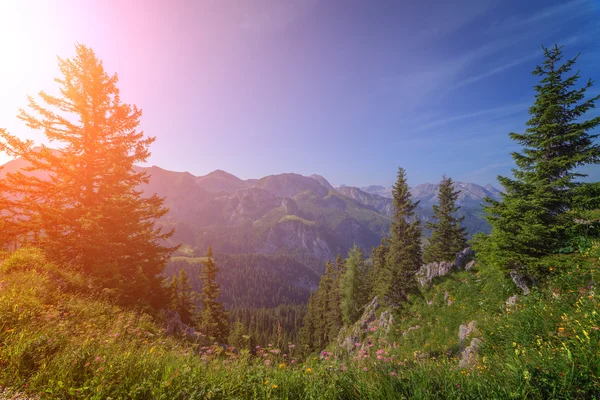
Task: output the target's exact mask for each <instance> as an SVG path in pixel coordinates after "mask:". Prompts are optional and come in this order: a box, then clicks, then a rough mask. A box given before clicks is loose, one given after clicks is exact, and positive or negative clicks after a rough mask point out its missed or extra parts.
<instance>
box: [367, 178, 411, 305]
mask: <svg viewBox="0 0 600 400" xmlns="http://www.w3.org/2000/svg"><path fill="white" fill-rule="evenodd" d="M392 195H393V198H394V215H393V217H392V223H391V225H390V237H389V240H388V246H389V249H388V250H387V255H386V261H385V265H384V266H383V267H379V266H378V268H379V271H378V272H377V277H376V282H375V286H374V291H375V293H376V294H377V295H378V296H379V298H380V299H382V301H384V302H386V303H388V304H392V305H394V304H395V305H398V304H400V303H401V302H403V301H406V300H407V299H408V296H409V295H410V294H411V293H418V284H417V281H416V279H415V273H416V272H417V271H418V269H419V267H420V266H421V225H420V222H419V219H418V218H417V216H416V214H415V209H416V208H417V206H418V203H419V202H413V201H412V199H411V195H410V192H409V190H408V183H407V181H406V173H405V171H404V169H403V168H399V169H398V179H397V181H396V184H395V185H394V187H393V191H392ZM381 251H383V250H381Z"/></svg>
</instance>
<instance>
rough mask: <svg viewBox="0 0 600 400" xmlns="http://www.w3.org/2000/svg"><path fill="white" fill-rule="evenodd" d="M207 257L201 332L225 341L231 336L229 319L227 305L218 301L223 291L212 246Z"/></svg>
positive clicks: (202, 298) (203, 271)
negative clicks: (219, 283)
mask: <svg viewBox="0 0 600 400" xmlns="http://www.w3.org/2000/svg"><path fill="white" fill-rule="evenodd" d="M206 258H207V259H206V260H203V261H202V264H204V268H203V269H202V293H201V295H200V302H201V305H202V312H201V315H200V324H199V325H200V332H201V333H203V334H205V335H207V336H208V337H214V338H215V340H217V341H218V342H221V343H225V342H226V341H227V338H228V336H229V321H228V318H227V311H226V310H225V307H224V306H223V304H222V303H221V302H219V301H218V298H219V294H220V291H221V290H220V288H219V285H218V284H217V281H216V278H217V273H218V272H219V268H218V267H217V264H216V263H215V261H214V260H213V252H212V248H211V247H210V246H209V247H208V251H207V252H206Z"/></svg>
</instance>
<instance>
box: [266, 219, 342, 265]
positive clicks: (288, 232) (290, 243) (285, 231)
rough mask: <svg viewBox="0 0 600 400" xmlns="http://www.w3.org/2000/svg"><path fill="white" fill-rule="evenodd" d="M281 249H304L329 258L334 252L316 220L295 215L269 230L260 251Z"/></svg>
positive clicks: (317, 255)
mask: <svg viewBox="0 0 600 400" xmlns="http://www.w3.org/2000/svg"><path fill="white" fill-rule="evenodd" d="M280 249H302V250H305V251H306V252H307V253H309V254H312V255H314V256H315V258H319V259H327V258H329V257H331V255H332V254H333V251H332V249H331V248H330V247H329V244H328V242H327V240H326V238H324V237H323V236H322V235H321V231H320V230H319V228H318V227H317V226H316V224H315V223H314V222H312V221H306V220H303V219H302V218H299V217H294V216H291V217H289V216H288V217H284V218H282V219H281V221H280V222H279V223H278V224H277V225H275V227H273V228H272V229H271V230H269V232H268V234H267V237H266V240H265V242H264V244H263V245H262V246H261V247H260V248H259V252H264V253H270V252H276V251H278V250H280Z"/></svg>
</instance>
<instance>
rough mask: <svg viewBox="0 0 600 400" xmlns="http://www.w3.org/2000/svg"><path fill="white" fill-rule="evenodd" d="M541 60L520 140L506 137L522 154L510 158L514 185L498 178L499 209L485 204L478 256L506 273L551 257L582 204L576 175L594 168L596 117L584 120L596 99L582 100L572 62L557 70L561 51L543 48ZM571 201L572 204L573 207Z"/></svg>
mask: <svg viewBox="0 0 600 400" xmlns="http://www.w3.org/2000/svg"><path fill="white" fill-rule="evenodd" d="M544 54H545V60H544V62H543V63H542V65H539V66H537V67H536V68H535V70H534V71H533V74H534V75H536V76H539V77H540V81H539V83H538V84H537V85H536V86H535V92H536V94H535V102H534V104H533V106H532V107H531V108H530V109H529V114H530V115H531V119H530V120H529V121H528V122H527V126H528V128H527V129H526V131H525V133H511V134H510V138H511V139H513V140H514V141H516V142H517V143H519V144H520V145H521V146H522V151H521V152H514V153H512V156H513V159H514V160H515V163H516V165H517V167H516V168H515V169H513V178H512V179H511V178H508V177H502V176H499V177H498V181H499V182H500V184H501V185H502V186H503V187H504V189H505V192H504V195H503V198H502V200H501V201H493V200H491V199H488V205H487V207H486V212H487V214H488V215H487V219H488V221H489V223H490V224H491V226H492V232H491V234H490V236H489V238H488V240H485V241H483V242H482V243H484V245H483V248H484V249H485V251H487V252H488V254H489V255H491V257H493V260H494V261H495V262H497V263H498V264H499V265H501V266H502V267H504V268H508V269H520V268H524V267H526V266H534V265H535V263H536V260H537V259H538V258H539V257H540V256H544V255H546V254H549V253H551V252H552V251H553V250H554V249H556V248H557V247H558V246H559V245H560V244H561V242H562V241H563V240H565V237H566V235H567V233H568V231H569V230H570V229H571V228H572V227H573V225H574V221H573V213H571V212H569V211H570V210H573V209H575V208H577V207H578V204H577V203H575V201H577V200H581V199H580V198H578V197H577V196H574V193H577V191H578V190H579V189H580V188H582V186H584V184H583V183H581V182H580V181H579V179H580V178H582V177H584V176H585V174H583V173H582V172H581V170H580V169H578V167H581V166H584V165H587V164H597V163H599V162H600V145H599V144H598V143H597V142H595V139H596V138H597V137H598V134H592V133H591V132H590V131H591V130H593V129H594V128H596V127H597V126H598V125H599V124H600V117H595V118H591V119H589V120H583V117H584V116H585V114H586V112H588V111H589V110H591V109H592V108H594V107H595V102H596V101H597V100H598V99H599V98H600V96H595V97H593V98H589V99H585V93H586V91H587V90H588V89H589V88H590V87H591V86H592V81H591V80H590V81H588V82H587V83H586V84H584V85H583V86H582V87H580V88H577V87H576V83H577V81H578V80H579V78H580V76H579V72H577V73H576V74H574V75H568V74H569V72H570V71H571V69H572V67H573V65H574V64H575V62H576V60H577V57H575V58H573V59H571V60H568V61H566V62H564V63H562V64H561V60H562V58H563V54H562V47H558V46H555V47H554V48H551V49H547V48H544ZM574 199H575V201H574Z"/></svg>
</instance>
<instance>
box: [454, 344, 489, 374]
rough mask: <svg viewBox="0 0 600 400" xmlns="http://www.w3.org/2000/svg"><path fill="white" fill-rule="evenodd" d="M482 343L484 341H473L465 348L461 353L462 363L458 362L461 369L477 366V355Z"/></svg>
mask: <svg viewBox="0 0 600 400" xmlns="http://www.w3.org/2000/svg"><path fill="white" fill-rule="evenodd" d="M482 343H483V342H482V340H481V339H479V338H474V339H473V340H471V344H469V345H468V346H467V347H465V349H464V350H463V351H462V353H461V357H460V361H459V362H458V366H459V367H460V368H469V367H472V366H474V365H475V364H477V354H478V353H479V349H480V348H481V344H482Z"/></svg>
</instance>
